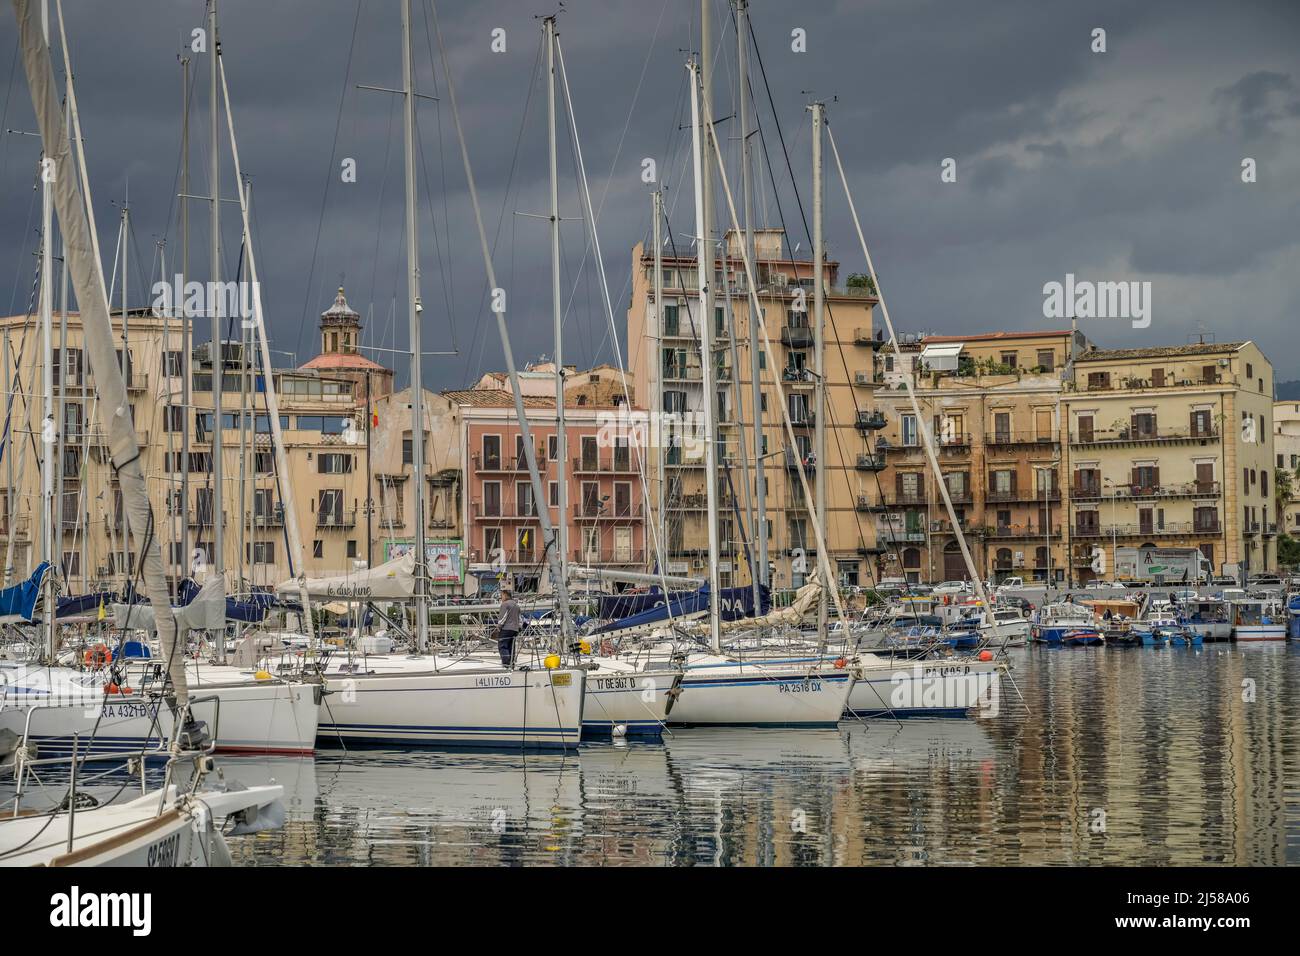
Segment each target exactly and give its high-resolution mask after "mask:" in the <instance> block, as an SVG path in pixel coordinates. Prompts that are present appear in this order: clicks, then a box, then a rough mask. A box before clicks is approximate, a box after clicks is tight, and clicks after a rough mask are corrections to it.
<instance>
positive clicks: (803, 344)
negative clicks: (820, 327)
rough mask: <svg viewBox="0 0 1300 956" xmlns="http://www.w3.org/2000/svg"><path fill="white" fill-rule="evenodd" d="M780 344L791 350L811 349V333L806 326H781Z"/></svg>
mask: <svg viewBox="0 0 1300 956" xmlns="http://www.w3.org/2000/svg"><path fill="white" fill-rule="evenodd" d="M781 344H782V345H784V346H786V347H787V348H792V349H807V348H812V344H813V331H812V329H810V328H808V327H807V326H806V325H783V326H781Z"/></svg>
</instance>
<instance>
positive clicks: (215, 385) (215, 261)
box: [208, 0, 226, 661]
mask: <svg viewBox="0 0 1300 956" xmlns="http://www.w3.org/2000/svg"><path fill="white" fill-rule="evenodd" d="M219 56H221V41H220V40H219V39H217V0H210V2H209V6H208V66H209V71H208V77H209V80H210V83H211V90H210V91H209V92H210V93H211V98H210V99H209V102H208V112H209V114H210V115H209V116H208V119H209V121H210V127H209V140H210V146H211V147H212V155H211V156H210V157H209V159H210V163H211V166H210V169H209V173H208V181H209V184H210V185H211V187H212V220H211V224H210V225H211V235H210V238H209V255H210V256H211V260H210V262H209V267H208V273H209V276H210V278H211V281H212V282H219V281H220V279H221V182H220V175H221V166H220V162H219V156H218V152H219V146H220V143H221V127H220V125H219V124H218V123H217V116H218V108H217V57H219ZM208 305H209V307H210V311H211V316H212V551H213V555H212V567H213V569H214V570H215V571H216V573H217V574H218V575H219V576H220V577H221V579H222V584H223V586H224V583H225V576H226V552H225V543H226V540H225V539H226V536H225V531H224V529H223V528H222V526H221V525H222V520H221V519H222V517H223V505H222V497H223V494H222V492H223V491H224V489H223V487H222V482H223V481H224V480H225V474H224V471H225V469H224V468H223V467H222V465H223V463H222V460H221V458H222V451H223V450H222V440H221V439H222V432H223V431H224V429H223V427H222V426H223V425H224V424H225V422H224V421H223V416H222V412H221V390H222V389H221V386H222V379H223V378H224V377H225V372H226V363H225V355H224V354H223V349H222V348H221V316H220V315H219V314H218V313H220V312H221V311H223V310H221V309H217V308H211V306H212V305H213V303H211V302H210V303H208ZM216 637H217V660H222V661H224V660H225V658H226V629H225V628H224V627H222V628H219V629H218V630H217V635H216Z"/></svg>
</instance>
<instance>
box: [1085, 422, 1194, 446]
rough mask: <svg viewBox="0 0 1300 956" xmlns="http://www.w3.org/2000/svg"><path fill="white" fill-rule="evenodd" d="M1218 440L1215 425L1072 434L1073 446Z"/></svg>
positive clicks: (1128, 428) (1108, 430)
mask: <svg viewBox="0 0 1300 956" xmlns="http://www.w3.org/2000/svg"><path fill="white" fill-rule="evenodd" d="M1218 440H1219V429H1218V427H1217V426H1215V425H1211V426H1210V427H1208V428H1192V427H1190V426H1186V425H1184V426H1181V427H1175V426H1170V425H1165V426H1158V427H1155V428H1146V429H1135V428H1132V427H1131V426H1127V425H1125V426H1123V427H1120V428H1110V429H1094V430H1093V431H1090V432H1071V433H1070V444H1071V445H1145V444H1153V443H1169V444H1173V443H1177V442H1207V441H1218Z"/></svg>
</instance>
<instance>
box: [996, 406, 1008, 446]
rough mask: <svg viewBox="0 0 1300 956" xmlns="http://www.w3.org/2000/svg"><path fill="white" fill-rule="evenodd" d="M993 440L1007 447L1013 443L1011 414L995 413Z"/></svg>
mask: <svg viewBox="0 0 1300 956" xmlns="http://www.w3.org/2000/svg"><path fill="white" fill-rule="evenodd" d="M993 440H994V441H995V442H997V443H998V444H999V445H1005V444H1007V443H1008V442H1009V441H1011V413H1010V412H994V413H993Z"/></svg>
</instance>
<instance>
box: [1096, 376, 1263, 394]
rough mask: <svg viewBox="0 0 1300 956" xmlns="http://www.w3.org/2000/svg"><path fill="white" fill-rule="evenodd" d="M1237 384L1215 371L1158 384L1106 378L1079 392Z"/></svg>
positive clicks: (1133, 379)
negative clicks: (1209, 375)
mask: <svg viewBox="0 0 1300 956" xmlns="http://www.w3.org/2000/svg"><path fill="white" fill-rule="evenodd" d="M1225 384H1231V385H1236V384H1238V382H1237V378H1236V376H1229V375H1225V374H1224V373H1223V372H1222V371H1216V372H1215V374H1214V376H1213V377H1211V378H1207V377H1206V376H1205V375H1203V374H1198V375H1197V376H1196V377H1195V378H1180V379H1175V378H1172V377H1170V378H1168V379H1166V380H1165V381H1164V382H1161V383H1159V384H1157V383H1155V382H1153V381H1152V380H1151V379H1148V378H1137V377H1133V376H1129V377H1126V378H1123V379H1111V378H1110V376H1106V378H1105V379H1104V380H1098V381H1089V382H1088V383H1087V384H1086V385H1085V386H1084V387H1083V388H1081V389H1080V391H1085V392H1141V391H1146V390H1148V389H1166V388H1192V387H1197V388H1201V387H1204V386H1207V385H1225Z"/></svg>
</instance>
